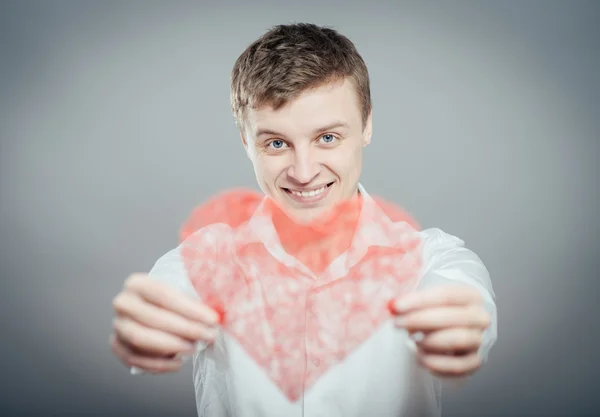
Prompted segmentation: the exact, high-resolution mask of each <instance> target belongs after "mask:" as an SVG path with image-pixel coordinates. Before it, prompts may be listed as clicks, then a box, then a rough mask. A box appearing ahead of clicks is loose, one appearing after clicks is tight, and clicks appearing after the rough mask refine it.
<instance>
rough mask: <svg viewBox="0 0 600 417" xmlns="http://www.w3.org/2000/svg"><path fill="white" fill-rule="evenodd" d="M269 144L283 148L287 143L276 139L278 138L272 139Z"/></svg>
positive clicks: (276, 147)
mask: <svg viewBox="0 0 600 417" xmlns="http://www.w3.org/2000/svg"><path fill="white" fill-rule="evenodd" d="M269 145H271V146H272V147H273V148H275V149H281V148H283V146H284V145H285V143H284V142H283V141H282V140H279V139H276V140H273V141H271V143H269Z"/></svg>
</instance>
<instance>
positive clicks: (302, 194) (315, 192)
mask: <svg viewBox="0 0 600 417" xmlns="http://www.w3.org/2000/svg"><path fill="white" fill-rule="evenodd" d="M334 182H335V181H332V182H330V183H328V184H325V185H323V186H321V187H319V188H314V189H312V190H292V189H289V188H284V187H282V188H283V190H285V192H286V193H288V194H289V195H290V196H292V197H293V198H294V199H295V200H304V201H314V200H318V199H319V198H320V197H323V196H325V194H326V191H327V190H328V189H329V187H331V186H332V185H333V184H334Z"/></svg>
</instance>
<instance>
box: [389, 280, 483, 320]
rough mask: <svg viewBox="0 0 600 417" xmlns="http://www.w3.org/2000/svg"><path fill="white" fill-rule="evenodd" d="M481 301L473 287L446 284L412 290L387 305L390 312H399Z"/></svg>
mask: <svg viewBox="0 0 600 417" xmlns="http://www.w3.org/2000/svg"><path fill="white" fill-rule="evenodd" d="M482 302H483V298H482V297H481V294H480V293H479V291H478V290H477V289H476V288H474V287H470V286H466V285H447V286H438V287H434V288H430V289H427V290H422V291H418V292H414V293H412V294H409V295H407V296H404V297H401V298H399V299H397V300H393V302H391V303H390V305H389V307H390V309H391V310H392V313H399V314H401V313H405V312H407V311H411V310H417V309H422V308H429V307H439V306H459V305H468V304H481V303H482Z"/></svg>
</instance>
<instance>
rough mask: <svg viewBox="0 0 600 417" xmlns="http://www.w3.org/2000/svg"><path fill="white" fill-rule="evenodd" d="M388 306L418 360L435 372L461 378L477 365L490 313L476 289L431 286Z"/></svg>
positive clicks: (442, 375)
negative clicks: (411, 338)
mask: <svg viewBox="0 0 600 417" xmlns="http://www.w3.org/2000/svg"><path fill="white" fill-rule="evenodd" d="M390 309H391V311H392V313H393V314H394V315H396V324H397V325H398V326H400V327H402V328H404V329H406V330H407V331H408V332H409V333H410V335H411V336H413V338H414V340H415V342H416V345H417V358H418V360H419V362H420V363H421V365H422V366H424V367H425V368H426V369H428V370H429V371H430V372H432V373H433V374H434V375H436V376H441V377H464V376H468V375H470V374H472V373H474V372H475V371H477V370H478V369H479V368H480V366H481V362H482V358H481V355H480V354H479V348H480V347H481V343H482V341H483V332H484V331H485V329H487V327H488V326H489V325H490V316H489V314H488V313H487V312H486V310H485V309H484V305H483V298H482V297H481V294H480V293H479V291H477V290H476V289H475V288H471V287H467V286H440V287H434V288H430V289H427V290H423V291H418V292H415V293H413V294H410V295H408V296H406V297H402V298H399V299H397V300H394V302H392V303H390Z"/></svg>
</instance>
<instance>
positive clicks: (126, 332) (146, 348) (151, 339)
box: [113, 317, 194, 355]
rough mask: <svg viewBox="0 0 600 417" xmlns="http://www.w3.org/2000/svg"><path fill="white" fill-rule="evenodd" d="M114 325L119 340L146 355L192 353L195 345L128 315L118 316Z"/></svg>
mask: <svg viewBox="0 0 600 417" xmlns="http://www.w3.org/2000/svg"><path fill="white" fill-rule="evenodd" d="M113 327H114V330H115V333H116V335H117V337H118V338H119V340H120V341H121V342H122V343H124V344H126V345H128V346H129V347H130V348H131V349H135V350H136V351H138V352H143V353H144V354H146V355H171V354H175V353H184V352H185V353H191V352H193V351H194V345H193V344H192V343H191V342H189V341H187V340H184V339H182V338H180V337H177V336H173V335H170V334H168V333H164V332H161V331H159V330H154V329H150V328H148V327H145V326H143V325H141V324H139V323H136V322H135V321H133V320H131V319H129V318H127V317H117V318H115V320H114V323H113Z"/></svg>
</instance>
